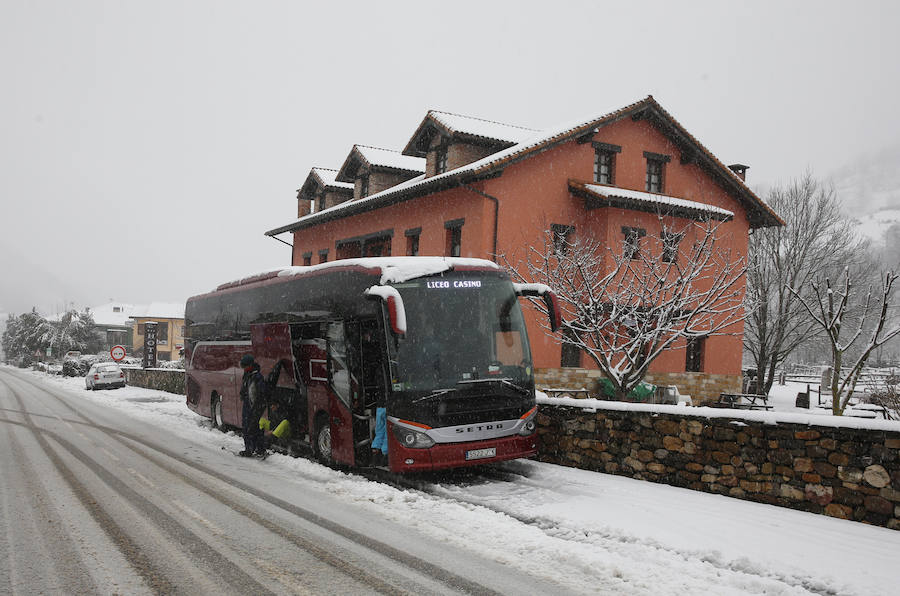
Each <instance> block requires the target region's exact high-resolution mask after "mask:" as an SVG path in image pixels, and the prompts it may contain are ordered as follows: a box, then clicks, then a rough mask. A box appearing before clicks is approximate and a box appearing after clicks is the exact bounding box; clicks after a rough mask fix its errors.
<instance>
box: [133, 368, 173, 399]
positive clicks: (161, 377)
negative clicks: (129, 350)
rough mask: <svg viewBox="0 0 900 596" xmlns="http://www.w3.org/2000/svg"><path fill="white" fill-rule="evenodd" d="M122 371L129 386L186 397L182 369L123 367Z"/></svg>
mask: <svg viewBox="0 0 900 596" xmlns="http://www.w3.org/2000/svg"><path fill="white" fill-rule="evenodd" d="M122 370H123V371H125V381H126V382H127V383H128V384H129V385H132V386H134V387H146V388H147V389H158V390H159V391H167V392H169V393H180V394H182V395H184V371H183V370H181V369H178V368H127V367H122Z"/></svg>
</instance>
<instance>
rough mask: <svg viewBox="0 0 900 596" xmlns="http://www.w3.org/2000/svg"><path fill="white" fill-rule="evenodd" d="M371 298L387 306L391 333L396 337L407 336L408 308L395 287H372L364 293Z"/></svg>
mask: <svg viewBox="0 0 900 596" xmlns="http://www.w3.org/2000/svg"><path fill="white" fill-rule="evenodd" d="M363 293H364V294H365V295H366V296H368V297H369V298H376V299H378V300H381V301H382V302H384V304H385V305H386V306H387V311H388V319H389V321H390V324H391V332H392V333H393V334H394V335H395V336H398V337H399V336H402V335H406V308H404V306H403V297H402V296H400V292H398V291H397V288H395V287H393V286H372V287H371V288H368V289H367V290H366V291H365V292H363Z"/></svg>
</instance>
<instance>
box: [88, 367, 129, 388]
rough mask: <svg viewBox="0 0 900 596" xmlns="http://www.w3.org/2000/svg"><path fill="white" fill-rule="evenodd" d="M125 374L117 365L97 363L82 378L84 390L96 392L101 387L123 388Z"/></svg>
mask: <svg viewBox="0 0 900 596" xmlns="http://www.w3.org/2000/svg"><path fill="white" fill-rule="evenodd" d="M124 386H125V373H124V372H123V371H122V369H121V368H119V365H118V364H113V363H112V362H98V363H97V364H94V365H93V366H91V368H90V370H88V372H87V374H86V375H85V376H84V388H85V389H91V390H97V389H100V388H102V387H124Z"/></svg>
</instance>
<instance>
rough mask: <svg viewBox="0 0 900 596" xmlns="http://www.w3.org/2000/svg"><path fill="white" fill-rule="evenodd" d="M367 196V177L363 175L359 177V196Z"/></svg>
mask: <svg viewBox="0 0 900 596" xmlns="http://www.w3.org/2000/svg"><path fill="white" fill-rule="evenodd" d="M367 196H369V177H368V176H363V177H362V178H360V179H359V198H361V199H362V198H363V197H367Z"/></svg>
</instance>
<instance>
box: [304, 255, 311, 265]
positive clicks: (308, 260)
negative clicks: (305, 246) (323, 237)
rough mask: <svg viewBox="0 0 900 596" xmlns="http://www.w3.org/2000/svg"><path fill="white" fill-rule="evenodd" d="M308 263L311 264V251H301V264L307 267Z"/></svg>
mask: <svg viewBox="0 0 900 596" xmlns="http://www.w3.org/2000/svg"><path fill="white" fill-rule="evenodd" d="M310 265H312V253H311V252H305V253H303V266H304V267H309V266H310Z"/></svg>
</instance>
